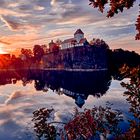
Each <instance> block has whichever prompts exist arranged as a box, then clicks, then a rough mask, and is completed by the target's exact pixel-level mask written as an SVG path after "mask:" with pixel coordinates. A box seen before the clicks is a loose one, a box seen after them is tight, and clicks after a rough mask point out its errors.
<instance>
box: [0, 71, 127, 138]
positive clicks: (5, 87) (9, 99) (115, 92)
mask: <svg viewBox="0 0 140 140" xmlns="http://www.w3.org/2000/svg"><path fill="white" fill-rule="evenodd" d="M123 81H126V82H127V81H128V79H124V80H123ZM120 82H121V81H117V80H112V78H111V76H110V75H109V74H108V72H94V73H79V72H75V73H72V72H71V73H68V72H37V71H34V72H25V71H22V72H21V71H19V72H1V73H0V85H1V86H0V140H34V139H35V137H34V133H33V129H32V127H33V124H32V122H31V119H32V112H33V111H35V110H37V109H39V108H42V107H47V108H52V107H53V108H54V109H55V114H54V119H55V120H62V121H66V120H68V119H69V116H70V115H71V113H72V112H73V110H74V108H75V107H77V108H78V109H79V110H82V109H84V108H92V107H93V106H94V105H96V106H99V105H102V106H105V104H106V102H107V101H109V102H110V103H113V108H115V109H119V110H121V111H122V112H123V114H124V118H125V117H128V114H127V112H128V108H129V104H128V103H127V101H126V100H125V97H124V96H123V92H124V91H125V89H124V88H122V87H121V85H120Z"/></svg>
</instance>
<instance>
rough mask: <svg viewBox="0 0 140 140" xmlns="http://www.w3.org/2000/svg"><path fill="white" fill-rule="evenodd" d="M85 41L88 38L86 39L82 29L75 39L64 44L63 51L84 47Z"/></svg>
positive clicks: (67, 40) (65, 41) (75, 34)
mask: <svg viewBox="0 0 140 140" xmlns="http://www.w3.org/2000/svg"><path fill="white" fill-rule="evenodd" d="M85 41H87V40H86V38H84V33H83V32H82V30H81V29H78V30H77V31H76V32H75V33H74V38H69V39H66V40H64V41H63V42H62V44H61V49H67V48H72V47H75V46H83V45H84V43H85Z"/></svg>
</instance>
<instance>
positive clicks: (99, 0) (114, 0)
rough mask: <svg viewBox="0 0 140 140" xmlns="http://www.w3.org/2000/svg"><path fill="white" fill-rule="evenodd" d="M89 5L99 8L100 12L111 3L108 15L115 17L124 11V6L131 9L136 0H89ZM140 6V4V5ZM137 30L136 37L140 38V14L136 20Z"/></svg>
mask: <svg viewBox="0 0 140 140" xmlns="http://www.w3.org/2000/svg"><path fill="white" fill-rule="evenodd" d="M89 1H90V3H89V5H92V6H93V7H94V8H98V9H99V11H100V12H102V13H103V12H104V9H105V6H106V5H107V4H109V5H110V6H108V7H109V9H108V11H107V17H113V16H114V15H115V14H118V13H119V12H123V10H124V8H126V9H130V8H131V7H133V5H134V2H135V1H136V0H110V1H109V0H89ZM139 6H140V5H139ZM136 22H137V23H136V30H137V31H138V33H137V34H136V37H135V39H136V40H140V15H139V16H138V18H137V21H136Z"/></svg>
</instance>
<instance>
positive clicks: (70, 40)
mask: <svg viewBox="0 0 140 140" xmlns="http://www.w3.org/2000/svg"><path fill="white" fill-rule="evenodd" d="M75 41H76V40H75V39H74V38H69V39H66V40H64V41H63V43H72V42H75Z"/></svg>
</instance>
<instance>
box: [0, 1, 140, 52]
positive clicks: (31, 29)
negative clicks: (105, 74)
mask: <svg viewBox="0 0 140 140" xmlns="http://www.w3.org/2000/svg"><path fill="white" fill-rule="evenodd" d="M88 4H89V1H88V0H0V52H16V51H17V50H20V48H32V47H33V45H34V44H48V43H49V42H50V40H52V39H53V40H56V39H58V38H59V39H61V40H64V39H66V38H69V37H72V36H73V33H74V32H75V31H76V30H77V29H78V28H81V29H82V31H83V32H84V33H85V36H86V38H87V39H88V41H90V40H91V39H92V38H101V39H103V40H105V41H106V42H107V43H108V44H109V46H110V48H112V49H115V48H123V49H129V50H134V51H136V52H137V53H140V41H135V34H136V30H135V21H136V18H137V16H138V9H139V8H138V3H135V5H134V7H133V8H131V9H130V10H125V11H124V12H123V13H120V14H119V15H115V16H114V17H113V18H109V19H108V18H106V13H104V14H101V13H100V12H99V11H98V10H97V9H94V8H92V7H91V6H89V5H88Z"/></svg>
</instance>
